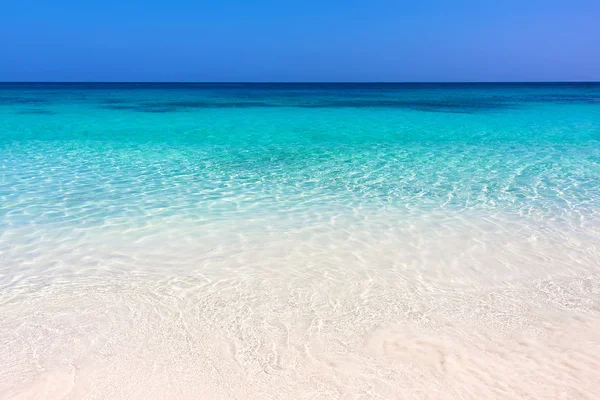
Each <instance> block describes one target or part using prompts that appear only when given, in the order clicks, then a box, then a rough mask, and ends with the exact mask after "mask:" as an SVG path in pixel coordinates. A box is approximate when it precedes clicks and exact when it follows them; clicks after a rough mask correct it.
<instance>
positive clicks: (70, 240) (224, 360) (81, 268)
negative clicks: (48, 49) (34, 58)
mask: <svg viewBox="0 0 600 400" xmlns="http://www.w3.org/2000/svg"><path fill="white" fill-rule="evenodd" d="M0 121H1V122H2V123H1V124H0V317H1V318H0V320H1V321H2V322H1V323H0V359H2V360H3V361H2V363H1V364H2V365H1V366H0V397H2V398H4V397H7V398H12V397H21V398H39V397H40V396H43V397H45V398H63V397H67V398H83V397H86V398H148V397H150V398H163V397H171V398H172V397H178V398H199V397H200V398H342V397H343V398H398V397H402V398H439V396H442V397H443V398H482V397H483V398H541V397H544V398H561V397H560V396H563V398H597V397H598V396H599V395H600V391H599V387H598V386H597V384H596V382H598V378H600V375H599V372H598V371H600V357H598V354H600V348H599V346H600V341H599V340H598V339H597V338H598V337H600V336H598V333H600V318H599V316H600V307H599V303H598V301H599V300H600V284H599V280H598V279H599V277H600V274H599V272H600V247H599V246H598V243H600V84H196V85H193V84H0Z"/></svg>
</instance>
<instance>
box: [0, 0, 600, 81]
mask: <svg viewBox="0 0 600 400" xmlns="http://www.w3.org/2000/svg"><path fill="white" fill-rule="evenodd" d="M0 38H1V40H0V81H553V80H569V81H570V80H584V81H598V80H600V0H594V1H588V0H581V1H579V0H562V1H557V0H546V1H534V0H529V1H528V0H521V1H515V0H497V1H486V0H480V1H476V0H465V1H460V0H456V1H442V0H422V1H417V0H414V1H410V2H408V1H392V0H356V1H352V0H330V1H327V0H303V1H301V0H288V1H285V0H280V1H265V0H246V1H242V0H222V1H218V0H213V1H202V0H196V1H194V0H171V1H165V0H160V1H159V0H145V1H142V0H139V1H138V0H122V1H113V0H3V1H1V2H0Z"/></svg>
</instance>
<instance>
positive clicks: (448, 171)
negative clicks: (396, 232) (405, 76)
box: [0, 84, 600, 224]
mask: <svg viewBox="0 0 600 400" xmlns="http://www.w3.org/2000/svg"><path fill="white" fill-rule="evenodd" d="M0 96H1V97H0V101H1V103H0V104H1V105H0V113H1V114H0V115H1V116H2V121H3V123H2V127H1V129H2V134H1V135H0V138H1V139H0V140H1V142H0V144H1V146H2V147H1V151H2V172H3V175H2V178H3V179H2V186H1V187H0V195H1V196H2V199H3V203H4V206H3V207H2V214H0V215H1V216H2V219H3V220H2V223H3V224H13V223H15V224H17V223H25V224H27V223H53V222H56V221H57V220H60V219H61V218H62V219H63V220H68V219H69V215H75V214H77V215H78V216H80V217H85V216H87V215H86V213H85V212H82V211H80V210H82V209H86V207H89V209H90V211H91V210H92V209H93V208H94V204H96V205H97V207H96V208H101V209H102V210H96V211H97V213H91V215H89V218H86V219H87V220H88V221H89V220H90V218H91V219H93V218H94V215H96V216H97V217H98V218H99V219H104V218H111V217H118V216H120V215H131V216H133V215H140V216H141V215H145V216H146V217H147V218H152V217H153V215H152V210H154V209H167V210H169V209H171V211H172V212H179V213H182V214H186V215H188V216H189V217H190V218H210V217H211V216H214V217H215V218H217V217H222V216H224V215H226V214H227V213H236V215H240V214H239V213H255V212H262V213H267V212H269V211H271V212H285V211H290V210H294V209H295V208H297V207H298V206H299V205H300V204H303V202H305V201H306V200H307V199H310V201H311V202H313V203H314V205H313V206H310V208H312V207H314V208H315V209H326V208H328V207H331V208H336V207H342V208H344V207H349V208H353V207H354V208H355V207H375V208H378V207H393V208H415V209H428V208H439V207H445V208H453V209H456V210H459V209H473V210H479V209H485V210H489V209H494V208H497V209H503V210H506V211H509V212H514V213H524V212H526V213H533V214H536V215H539V216H540V217H544V218H555V217H558V216H565V217H566V216H568V215H572V214H585V213H588V214H593V213H594V212H595V210H596V209H597V207H598V204H599V203H598V202H599V201H600V192H599V190H600V189H599V188H600V185H599V182H598V179H600V150H599V148H598V141H599V140H600V128H599V126H600V85H597V84H555V85H550V84H548V85H516V84H515V85H510V84H508V85H500V84H498V85H485V84H481V85H433V84H432V85H376V84H373V85H309V84H307V85H267V84H265V85H260V84H256V85H233V84H231V85H227V84H223V85H183V84H182V85H164V86H163V85H117V84H104V85H103V84H95V85H84V84H82V85H77V84H73V85H60V84H45V85H44V84H38V85H34V84H30V85H19V84H15V85H8V84H4V85H2V86H0ZM41 205H44V207H46V208H47V209H46V210H45V211H44V212H35V211H33V209H32V210H30V212H29V213H27V214H24V212H25V210H26V209H27V208H28V207H34V208H35V207H38V206H41ZM100 205H102V207H100ZM177 210H178V211H177Z"/></svg>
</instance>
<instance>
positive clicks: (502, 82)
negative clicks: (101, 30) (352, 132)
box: [0, 80, 600, 85]
mask: <svg viewBox="0 0 600 400" xmlns="http://www.w3.org/2000/svg"><path fill="white" fill-rule="evenodd" d="M6 83H10V84H15V83H17V84H19V83H23V84H31V83H43V84H48V83H54V84H82V83H85V84H106V83H108V84H115V83H118V84H212V85H214V84H257V85H260V84H490V83H492V84H510V83H518V84H523V83H527V84H540V83H541V84H543V83H600V80H598V81H579V80H572V81H559V80H557V81H0V84H6Z"/></svg>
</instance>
